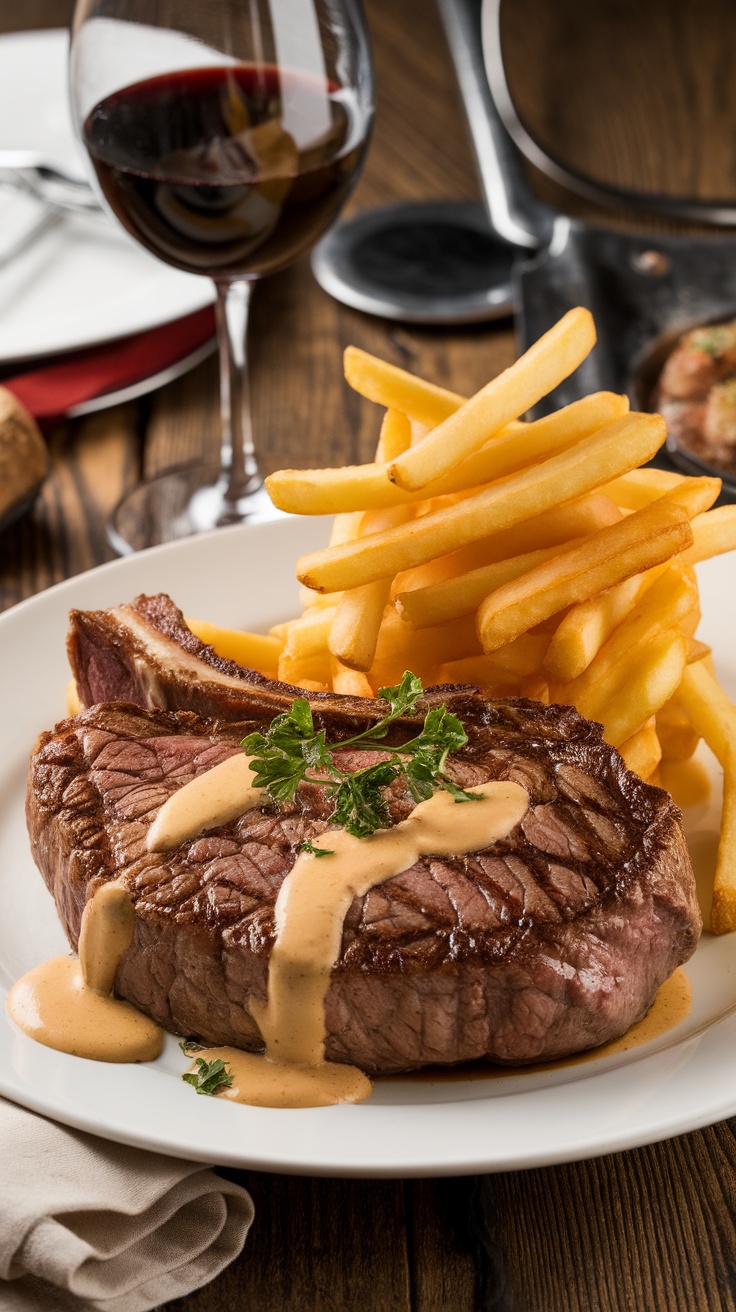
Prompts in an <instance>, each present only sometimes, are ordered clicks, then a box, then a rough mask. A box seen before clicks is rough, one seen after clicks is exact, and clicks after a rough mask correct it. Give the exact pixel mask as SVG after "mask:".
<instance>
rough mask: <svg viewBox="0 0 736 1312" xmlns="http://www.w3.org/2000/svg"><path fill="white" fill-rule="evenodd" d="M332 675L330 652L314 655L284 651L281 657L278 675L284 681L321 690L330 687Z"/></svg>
mask: <svg viewBox="0 0 736 1312" xmlns="http://www.w3.org/2000/svg"><path fill="white" fill-rule="evenodd" d="M331 676H332V671H331V669H330V659H329V652H324V653H323V654H321V655H317V654H315V655H313V656H289V655H288V654H287V653H286V652H282V653H281V656H280V657H279V668H278V677H279V679H280V680H281V681H282V683H293V684H295V685H296V687H297V688H307V689H310V690H311V691H321V690H323V689H325V688H329V687H330V685H331Z"/></svg>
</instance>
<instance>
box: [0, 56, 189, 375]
mask: <svg viewBox="0 0 736 1312" xmlns="http://www.w3.org/2000/svg"><path fill="white" fill-rule="evenodd" d="M68 47H69V36H68V33H67V32H65V31H56V30H54V31H50V32H19V33H13V34H11V35H7V36H3V37H0V149H13V148H14V147H16V148H25V149H37V150H41V151H43V152H44V155H45V156H46V157H47V158H48V159H49V160H50V161H51V162H53V163H55V164H57V165H58V166H59V167H60V168H62V169H65V170H66V171H68V172H70V173H73V174H75V175H76V176H79V177H84V176H85V163H84V160H83V157H82V152H81V149H80V147H79V146H78V145H77V142H76V139H75V137H74V131H73V128H72V124H71V117H70V112H69V103H68V98H69V92H68V88H67V57H68ZM37 213H38V207H37V206H36V203H35V202H32V201H29V200H26V199H25V198H24V199H23V200H21V198H19V197H17V196H15V195H13V194H12V193H9V192H8V191H7V189H3V190H2V192H1V193H0V231H1V232H3V233H4V234H5V236H3V238H2V241H0V257H1V255H2V249H3V244H4V242H5V241H6V240H7V241H8V242H9V240H10V230H11V229H12V231H13V233H15V232H17V230H18V228H19V226H22V225H23V224H24V223H27V224H28V226H30V225H31V223H32V222H33V221H34V216H35V215H37ZM213 300H214V290H213V286H212V283H211V282H210V280H209V279H208V278H200V277H195V276H194V275H193V274H189V273H181V272H180V271H179V270H178V269H170V268H169V267H168V265H166V264H162V263H160V262H159V261H158V260H156V259H154V257H153V256H152V255H149V254H148V252H147V251H144V250H143V249H142V248H140V247H138V246H137V245H136V244H135V243H134V242H133V241H132V240H131V239H130V238H128V237H127V235H126V234H125V233H124V232H123V231H122V229H118V228H117V227H113V224H112V222H111V221H110V220H109V219H108V218H106V217H105V216H104V215H100V216H99V217H97V216H95V217H86V216H79V217H77V216H70V217H68V218H66V217H65V218H64V219H62V220H61V221H60V222H59V223H58V224H56V225H55V226H54V227H52V228H50V229H49V230H48V231H46V232H44V233H43V234H42V235H41V236H39V237H38V238H37V239H36V240H35V241H33V242H31V244H30V245H29V246H28V247H27V248H26V249H25V250H24V251H23V252H22V253H21V254H20V255H18V256H17V257H16V258H14V259H12V260H10V261H9V262H8V263H7V264H2V263H0V363H3V364H9V363H11V362H12V361H15V360H22V359H31V358H33V359H36V358H39V357H41V356H44V355H55V354H59V353H61V352H63V351H74V350H79V349H81V348H82V347H86V346H93V345H95V344H96V343H98V342H106V341H111V340H113V339H114V338H116V337H125V336H128V335H129V334H130V333H135V332H142V331H143V330H144V329H146V328H155V327H156V326H157V325H158V324H163V323H170V322H171V321H172V320H174V319H178V318H181V316H182V315H185V314H190V313H192V312H193V311H194V310H199V309H201V308H202V307H203V306H205V305H209V304H210V303H211V302H212V301H213Z"/></svg>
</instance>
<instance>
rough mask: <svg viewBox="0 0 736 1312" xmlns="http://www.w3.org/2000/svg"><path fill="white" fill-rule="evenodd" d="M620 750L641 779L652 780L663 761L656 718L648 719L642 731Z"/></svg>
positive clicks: (628, 740)
mask: <svg viewBox="0 0 736 1312" xmlns="http://www.w3.org/2000/svg"><path fill="white" fill-rule="evenodd" d="M619 750H620V752H621V755H622V756H623V758H624V761H625V762H626V764H627V766H628V768H629V769H630V770H633V771H634V774H638V775H639V778H640V779H651V777H652V775H653V774H654V771H655V770H656V769H657V766H658V765H659V763H660V761H661V760H662V748H661V745H660V742H659V738H658V737H657V727H656V723H655V719H654V717H651V718H650V719H648V720H647V722H646V724H644V725H642V727H641V729H638V730H637V732H636V733H635V734H632V736H631V737H630V738H627V739H626V742H623V743H622V744H621V747H620V749H619Z"/></svg>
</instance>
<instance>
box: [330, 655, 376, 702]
mask: <svg viewBox="0 0 736 1312" xmlns="http://www.w3.org/2000/svg"><path fill="white" fill-rule="evenodd" d="M332 690H333V692H339V693H342V694H343V696H345V697H372V696H373V689H372V687H371V685H370V683H369V682H368V679H367V678H366V676H365V674H361V673H360V672H359V671H358V670H349V669H348V668H347V666H346V665H341V664H340V662H339V661H336V660H335V659H334V658H333V660H332Z"/></svg>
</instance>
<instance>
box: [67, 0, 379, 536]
mask: <svg viewBox="0 0 736 1312" xmlns="http://www.w3.org/2000/svg"><path fill="white" fill-rule="evenodd" d="M71 91H72V106H73V111H74V118H75V122H76V126H77V130H78V132H79V135H80V137H81V140H82V143H83V145H84V146H85V148H86V150H87V153H88V155H89V158H90V161H91V163H92V166H93V168H94V172H95V174H96V179H97V187H98V190H99V192H100V194H101V196H102V197H103V199H104V200H105V203H106V205H107V207H108V209H109V210H110V211H111V212H112V214H113V215H114V217H115V218H116V219H117V220H118V222H119V223H120V224H122V226H123V227H124V228H126V229H127V231H128V232H129V233H130V235H131V236H132V237H133V238H134V239H135V240H136V241H137V242H138V243H139V244H140V245H142V246H144V247H146V248H147V249H148V250H149V251H150V252H151V253H152V254H153V255H154V256H156V257H157V258H158V259H160V260H163V261H165V262H166V263H167V264H171V265H173V266H175V267H176V268H178V269H182V270H184V271H186V272H187V273H190V274H191V273H193V274H200V275H203V276H208V277H210V278H212V279H213V280H214V282H215V288H216V292H217V297H216V302H215V310H216V317H217V336H218V344H219V348H220V398H221V404H220V413H221V417H222V433H221V442H220V462H219V469H218V468H215V466H214V453H213V457H212V458H211V459H210V463H209V464H208V465H206V466H199V467H196V466H192V467H189V468H186V469H180V470H177V471H169V472H168V473H164V474H161V475H159V476H158V477H156V478H153V479H151V480H149V481H144V482H142V483H139V484H138V486H137V487H135V488H133V489H132V491H131V492H129V493H128V494H127V495H126V496H125V497H124V498H123V499H122V501H121V502H120V503H119V505H118V506H117V508H116V510H115V511H114V512H113V516H112V521H111V524H110V525H109V526H108V536H109V537H110V540H111V542H112V544H113V546H114V547H115V548H116V550H118V551H119V552H125V551H130V550H135V549H137V548H139V547H143V546H149V545H153V544H154V543H156V542H165V541H168V540H169V539H171V538H176V537H182V536H186V535H188V534H190V533H194V532H199V531H200V530H203V529H207V528H214V527H219V526H220V525H224V524H238V523H241V522H242V521H243V520H245V519H250V518H252V517H258V518H263V517H272V516H273V515H274V514H276V513H277V512H275V511H274V509H273V507H272V506H271V504H270V501H269V499H268V497H267V496H266V493H265V490H264V489H263V486H262V480H261V477H260V474H259V471H258V466H257V463H256V456H255V449H254V444H253V437H252V431H251V422H250V407H249V403H248V369H247V352H246V337H247V327H248V309H249V303H250V296H251V291H252V288H253V286H254V284H255V282H256V281H257V280H258V279H259V278H262V277H263V276H264V275H267V274H271V273H274V272H277V271H278V270H280V269H283V268H284V267H285V266H286V265H288V264H290V263H291V262H292V261H293V260H295V259H297V258H298V257H299V256H300V255H302V254H304V253H305V252H306V251H307V250H309V248H310V247H311V246H312V245H314V243H315V242H316V240H317V239H318V238H319V237H320V236H321V235H322V233H323V232H324V231H325V229H326V228H327V227H328V226H329V224H330V223H331V222H332V221H333V220H334V219H335V218H336V216H337V214H338V211H339V210H340V207H341V205H342V204H343V202H344V201H345V199H346V197H347V195H348V192H349V191H350V188H351V186H352V185H353V183H354V182H355V180H356V178H357V175H358V172H359V169H360V165H361V163H362V160H363V157H364V154H365V150H366V145H367V141H368V136H369V132H370V126H371V122H372V118H373V74H372V67H371V58H370V51H369V47H368V39H367V33H366V29H365V24H364V21H363V16H362V11H361V7H360V0H206V3H203V0H77V7H76V11H75V15H74V22H73V25H72V44H71ZM284 368H288V352H287V351H285V352H284Z"/></svg>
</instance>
